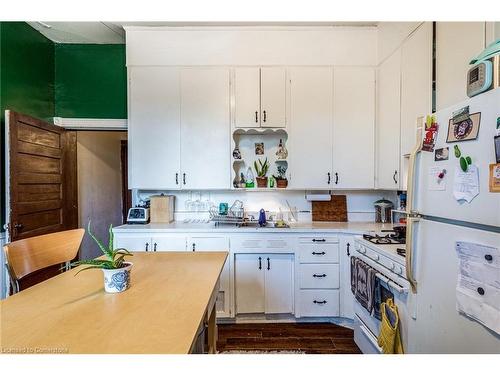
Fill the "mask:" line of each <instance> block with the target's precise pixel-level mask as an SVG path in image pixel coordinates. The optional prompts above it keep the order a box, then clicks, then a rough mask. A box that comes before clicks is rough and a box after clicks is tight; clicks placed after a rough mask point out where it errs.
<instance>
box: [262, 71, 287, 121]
mask: <svg viewBox="0 0 500 375" xmlns="http://www.w3.org/2000/svg"><path fill="white" fill-rule="evenodd" d="M260 75H261V80H260V88H261V90H260V92H261V94H260V95H261V96H260V100H261V101H260V107H261V108H260V110H261V121H260V124H261V126H262V127H264V128H284V127H285V126H286V70H285V68H261V73H260Z"/></svg>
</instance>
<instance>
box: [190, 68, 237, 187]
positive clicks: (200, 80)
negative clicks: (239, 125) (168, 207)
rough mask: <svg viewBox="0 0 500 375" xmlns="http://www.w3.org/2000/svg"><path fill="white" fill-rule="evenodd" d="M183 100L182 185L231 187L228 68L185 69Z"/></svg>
mask: <svg viewBox="0 0 500 375" xmlns="http://www.w3.org/2000/svg"><path fill="white" fill-rule="evenodd" d="M181 103H182V104H181V160H182V165H181V168H182V187H183V188H187V189H229V188H230V187H231V183H230V175H231V174H230V164H231V163H230V153H231V150H230V122H229V121H230V111H229V70H228V69H227V68H186V69H183V70H182V72H181Z"/></svg>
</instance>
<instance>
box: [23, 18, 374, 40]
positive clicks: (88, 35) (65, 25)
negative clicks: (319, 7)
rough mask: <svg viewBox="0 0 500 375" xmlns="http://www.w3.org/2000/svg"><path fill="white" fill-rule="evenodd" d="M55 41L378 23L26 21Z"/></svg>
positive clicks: (370, 24)
mask: <svg viewBox="0 0 500 375" xmlns="http://www.w3.org/2000/svg"><path fill="white" fill-rule="evenodd" d="M28 23H29V24H30V25H31V26H32V27H33V28H35V29H36V30H38V31H39V32H40V33H42V34H43V35H45V36H46V37H47V38H49V39H50V40H52V41H54V42H56V43H96V44H122V43H125V30H124V29H123V26H127V25H129V26H171V27H182V26H357V27H365V26H377V22H234V23H230V22H28Z"/></svg>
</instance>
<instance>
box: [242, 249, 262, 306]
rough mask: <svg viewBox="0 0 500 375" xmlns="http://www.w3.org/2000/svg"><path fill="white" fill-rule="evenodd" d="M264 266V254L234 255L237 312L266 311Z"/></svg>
mask: <svg viewBox="0 0 500 375" xmlns="http://www.w3.org/2000/svg"><path fill="white" fill-rule="evenodd" d="M264 267H265V259H264V255H262V254H236V255H235V257H234V284H235V288H234V290H235V298H236V303H235V305H236V313H237V314H245V313H262V312H264V311H265V299H264V296H265V294H264Z"/></svg>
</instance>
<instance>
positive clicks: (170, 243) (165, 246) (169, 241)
mask: <svg viewBox="0 0 500 375" xmlns="http://www.w3.org/2000/svg"><path fill="white" fill-rule="evenodd" d="M151 246H152V249H153V251H186V237H178V236H154V237H152V238H151Z"/></svg>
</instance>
